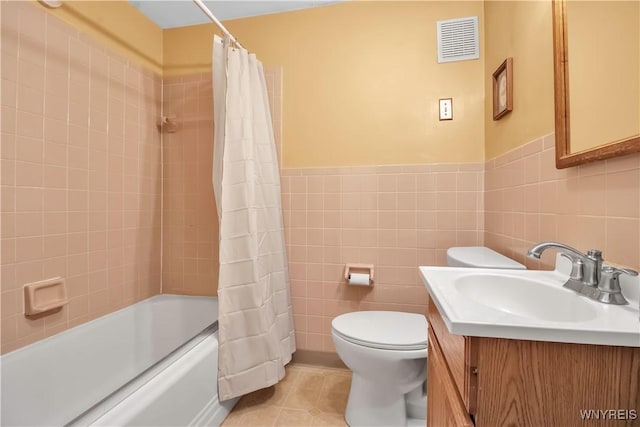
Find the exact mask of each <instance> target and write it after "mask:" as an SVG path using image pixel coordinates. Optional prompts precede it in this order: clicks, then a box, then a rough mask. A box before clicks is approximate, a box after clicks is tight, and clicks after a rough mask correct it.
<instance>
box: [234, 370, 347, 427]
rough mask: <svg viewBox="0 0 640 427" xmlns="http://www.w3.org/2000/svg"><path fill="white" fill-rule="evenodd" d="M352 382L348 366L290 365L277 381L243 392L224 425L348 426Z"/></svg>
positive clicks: (264, 426) (236, 426)
mask: <svg viewBox="0 0 640 427" xmlns="http://www.w3.org/2000/svg"><path fill="white" fill-rule="evenodd" d="M350 385H351V372H349V371H348V370H345V369H335V368H323V367H319V366H311V365H299V364H296V365H289V366H287V367H286V375H285V377H284V378H283V380H282V381H280V382H279V383H278V384H276V385H274V386H272V387H267V388H265V389H262V390H258V391H255V392H253V393H249V394H247V395H245V396H243V397H242V399H240V401H239V402H238V404H237V405H236V406H235V407H234V408H233V410H232V411H231V413H230V414H229V415H228V416H227V418H226V419H225V420H224V422H223V423H222V426H223V427H239V426H260V427H270V426H276V425H277V426H296V427H308V426H326V427H328V426H340V427H345V426H346V423H345V421H344V409H345V407H346V405H347V398H348V394H349V388H350Z"/></svg>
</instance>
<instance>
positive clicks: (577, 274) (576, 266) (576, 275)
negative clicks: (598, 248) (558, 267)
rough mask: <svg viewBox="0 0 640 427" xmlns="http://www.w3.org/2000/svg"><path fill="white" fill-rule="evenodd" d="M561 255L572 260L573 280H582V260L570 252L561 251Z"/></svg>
mask: <svg viewBox="0 0 640 427" xmlns="http://www.w3.org/2000/svg"><path fill="white" fill-rule="evenodd" d="M560 256H561V257H563V258H566V259H568V260H569V261H571V273H570V274H569V277H570V278H571V279H573V280H578V281H581V280H582V278H583V277H584V271H583V268H584V263H583V262H582V260H581V259H580V258H578V257H576V256H574V255H571V254H570V253H568V252H560Z"/></svg>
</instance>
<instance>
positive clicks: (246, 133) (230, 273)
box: [213, 37, 295, 400]
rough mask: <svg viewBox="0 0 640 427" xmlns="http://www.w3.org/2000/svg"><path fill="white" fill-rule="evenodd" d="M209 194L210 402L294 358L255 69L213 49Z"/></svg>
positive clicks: (224, 48)
mask: <svg viewBox="0 0 640 427" xmlns="http://www.w3.org/2000/svg"><path fill="white" fill-rule="evenodd" d="M213 45H214V46H213V82H214V87H213V92H214V109H215V111H214V115H215V116H214V122H215V135H214V167H213V186H214V192H215V198H216V204H217V206H218V218H219V220H220V275H219V281H218V298H219V320H218V322H219V339H220V349H219V353H218V394H219V396H220V399H221V400H227V399H230V398H232V397H236V396H241V395H243V394H246V393H249V392H251V391H254V390H258V389H260V388H264V387H268V386H270V385H273V384H275V383H277V382H278V381H279V380H281V379H282V378H283V377H284V365H285V364H287V363H288V362H289V361H290V360H291V354H292V353H293V352H294V351H295V337H294V332H293V314H292V309H291V296H290V287H289V274H288V269H287V265H288V264H287V255H286V251H285V244H284V227H283V222H282V206H281V200H280V174H279V171H278V158H277V154H276V147H275V141H274V135H273V128H272V123H271V114H270V112H269V100H268V98H267V87H266V84H265V79H264V72H263V69H262V64H261V63H260V61H258V60H257V59H256V56H255V55H253V54H249V53H248V52H247V51H246V50H245V49H237V48H232V47H230V46H229V43H228V40H225V41H223V40H222V39H220V38H219V37H215V39H214V44H213Z"/></svg>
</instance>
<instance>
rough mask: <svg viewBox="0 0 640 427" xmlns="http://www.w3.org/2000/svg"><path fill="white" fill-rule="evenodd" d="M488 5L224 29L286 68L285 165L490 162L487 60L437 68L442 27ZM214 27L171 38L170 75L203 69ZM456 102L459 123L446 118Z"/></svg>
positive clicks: (244, 22)
mask: <svg viewBox="0 0 640 427" xmlns="http://www.w3.org/2000/svg"><path fill="white" fill-rule="evenodd" d="M472 15H477V16H479V17H480V23H481V32H482V26H483V25H482V21H483V20H482V15H483V6H482V3H481V2H361V3H355V2H354V3H351V2H349V3H346V4H340V5H334V6H326V7H321V8H316V9H309V10H303V11H296V12H289V13H282V14H275V15H267V16H261V17H255V18H246V19H238V20H233V21H227V22H225V25H227V27H228V28H229V30H230V31H231V32H232V33H233V34H234V35H235V36H236V37H237V38H238V39H239V40H240V41H241V42H242V43H243V44H244V45H245V46H246V47H247V48H249V50H251V51H253V52H255V53H257V55H258V56H259V57H260V59H261V60H262V61H263V62H264V63H265V65H272V66H282V68H283V85H284V86H283V92H284V93H283V96H284V102H283V105H284V116H283V125H284V138H283V150H284V151H283V159H284V160H283V162H284V166H285V167H319V166H342V165H381V164H408V163H425V162H476V161H481V160H483V159H484V131H483V128H484V118H483V98H484V85H483V72H484V59H482V58H484V54H483V53H482V49H481V59H479V60H474V61H465V62H456V63H448V64H438V63H437V54H436V28H435V22H436V21H437V20H440V19H449V18H455V17H464V16H472ZM212 34H213V27H212V26H211V25H202V26H195V27H188V28H184V29H176V30H169V31H166V32H165V34H164V41H165V43H164V61H165V62H164V63H165V70H166V72H167V73H169V74H172V73H181V72H194V71H201V70H202V68H203V67H208V66H209V63H210V58H211V35H212ZM445 97H453V105H454V120H453V121H448V122H440V121H438V98H445Z"/></svg>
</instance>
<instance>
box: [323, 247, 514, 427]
mask: <svg viewBox="0 0 640 427" xmlns="http://www.w3.org/2000/svg"><path fill="white" fill-rule="evenodd" d="M447 264H448V265H449V266H450V267H476V268H504V269H518V270H521V269H526V267H525V266H524V265H522V264H520V263H518V262H516V261H514V260H512V259H509V258H507V257H505V256H503V255H500V254H499V253H497V252H494V251H493V250H491V249H489V248H486V247H482V246H474V247H456V248H450V249H449V250H448V251H447ZM427 326H428V325H427V319H426V318H425V316H423V315H422V314H414V313H403V312H397V311H354V312H351V313H346V314H342V315H340V316H337V317H335V318H334V319H333V320H332V322H331V335H332V337H333V342H334V344H335V346H336V352H337V353H338V356H339V357H340V359H342V361H343V362H344V364H345V365H347V367H348V368H349V369H351V371H352V372H353V375H352V379H351V390H350V391H349V400H348V402H347V409H346V411H345V420H346V421H347V423H348V424H349V426H350V427H365V426H367V427H368V426H406V425H412V424H416V425H419V424H422V425H424V421H419V420H417V419H421V420H424V419H425V418H426V410H425V408H426V396H425V393H424V390H425V388H424V382H425V375H426V372H425V370H426V365H427V363H426V358H427Z"/></svg>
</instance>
